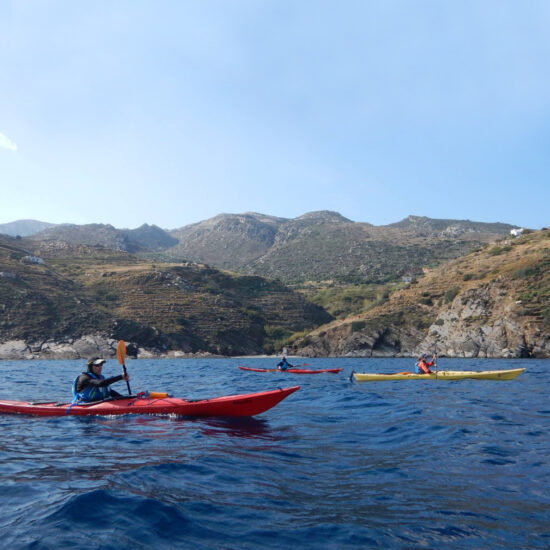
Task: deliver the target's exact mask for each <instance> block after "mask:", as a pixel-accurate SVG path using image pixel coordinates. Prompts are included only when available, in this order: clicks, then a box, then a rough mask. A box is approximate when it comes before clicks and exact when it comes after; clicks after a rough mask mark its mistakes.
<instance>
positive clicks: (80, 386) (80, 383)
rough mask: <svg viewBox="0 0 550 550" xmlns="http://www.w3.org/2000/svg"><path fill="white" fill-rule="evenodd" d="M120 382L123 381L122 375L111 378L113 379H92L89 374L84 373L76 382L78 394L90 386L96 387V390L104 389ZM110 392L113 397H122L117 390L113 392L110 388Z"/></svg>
mask: <svg viewBox="0 0 550 550" xmlns="http://www.w3.org/2000/svg"><path fill="white" fill-rule="evenodd" d="M120 380H123V378H122V375H120V374H119V375H118V376H111V378H103V379H99V378H92V377H91V376H89V375H88V373H87V372H83V373H82V374H81V375H80V376H79V377H78V380H77V382H76V393H80V392H81V391H84V390H85V389H86V388H88V387H89V386H95V387H96V388H104V387H105V386H110V385H111V384H114V383H115V382H119V381H120ZM109 391H110V392H111V397H122V395H121V394H120V393H118V392H117V391H115V390H112V389H110V388H109Z"/></svg>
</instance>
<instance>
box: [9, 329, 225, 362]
mask: <svg viewBox="0 0 550 550" xmlns="http://www.w3.org/2000/svg"><path fill="white" fill-rule="evenodd" d="M117 344H118V340H115V339H113V338H110V337H109V336H106V335H102V334H89V335H86V336H82V337H80V338H74V339H73V338H67V339H64V340H60V341H57V340H49V341H44V342H25V341H24V340H9V341H7V342H3V343H0V360H19V359H27V360H29V359H40V360H45V359H83V360H85V359H88V358H90V357H93V356H99V357H104V358H106V359H108V358H113V359H115V360H116V349H117ZM126 352H127V357H128V358H134V359H136V358H139V359H147V358H152V357H155V358H161V357H216V355H215V354H211V353H207V352H200V353H189V352H187V351H185V350H160V349H156V348H147V347H140V346H137V345H136V344H133V343H129V344H127V346H126Z"/></svg>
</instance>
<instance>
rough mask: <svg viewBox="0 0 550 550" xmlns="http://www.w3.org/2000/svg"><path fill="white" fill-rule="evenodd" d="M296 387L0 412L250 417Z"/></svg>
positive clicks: (2, 408) (4, 406)
mask: <svg viewBox="0 0 550 550" xmlns="http://www.w3.org/2000/svg"><path fill="white" fill-rule="evenodd" d="M299 389H300V386H293V387H292V388H283V389H277V390H271V391H264V392H259V393H248V394H241V395H227V396H224V397H215V398H213V399H198V400H196V401H193V400H187V399H176V398H174V397H163V398H160V399H159V398H150V397H137V396H131V397H125V398H122V399H106V400H104V401H98V402H97V403H86V404H81V405H73V406H71V404H70V403H53V402H50V403H33V402H26V401H0V413H12V414H32V415H36V416H65V415H69V416H91V415H105V416H109V415H121V414H160V415H169V414H174V415H180V416H253V415H255V414H260V413H262V412H264V411H267V410H268V409H271V407H274V406H275V405H277V403H279V402H280V401H282V400H283V399H284V398H285V397H287V396H289V395H290V394H291V393H294V392H295V391H297V390H299Z"/></svg>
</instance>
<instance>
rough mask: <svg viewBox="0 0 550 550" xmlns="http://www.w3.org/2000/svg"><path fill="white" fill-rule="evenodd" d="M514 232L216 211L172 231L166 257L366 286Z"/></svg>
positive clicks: (292, 279)
mask: <svg viewBox="0 0 550 550" xmlns="http://www.w3.org/2000/svg"><path fill="white" fill-rule="evenodd" d="M513 227H514V226H511V225H507V224H500V223H494V224H489V223H481V222H470V221H467V220H466V221H460V220H433V219H430V218H423V217H415V216H409V217H408V218H407V219H406V220H403V221H401V222H398V223H396V224H391V225H387V226H373V225H370V224H368V223H357V222H352V221H350V220H348V219H347V218H344V217H343V216H341V215H340V214H338V213H336V212H330V211H321V212H310V213H308V214H305V215H303V216H300V217H298V218H294V219H287V218H274V217H266V216H263V215H261V214H255V213H247V214H242V215H233V214H221V215H219V216H216V217H215V218H212V219H210V220H206V221H204V222H201V223H199V224H194V225H191V226H186V227H183V228H181V229H179V230H175V231H172V232H171V234H172V235H173V236H175V237H176V238H177V239H178V240H179V244H177V245H176V246H174V247H172V248H170V249H168V250H167V251H166V253H167V254H169V255H170V256H172V257H173V258H186V259H189V260H192V261H200V262H205V263H208V264H211V265H215V266H217V267H224V268H227V269H232V270H235V271H240V272H243V273H249V274H254V275H261V276H264V277H269V278H278V279H281V280H283V281H285V282H287V283H303V282H305V281H323V280H335V281H337V282H339V283H348V284H349V283H352V284H364V283H372V282H384V281H389V280H396V279H399V278H400V277H402V276H404V275H412V274H415V273H418V272H421V271H422V268H423V267H425V266H435V265H438V264H440V263H441V262H443V261H446V260H448V259H452V258H456V257H458V256H461V255H462V254H465V253H467V252H469V251H470V250H472V249H473V248H475V247H476V246H479V245H481V244H484V243H487V242H490V241H492V240H494V239H496V238H498V237H501V236H504V235H508V234H509V233H510V229H512V228H513Z"/></svg>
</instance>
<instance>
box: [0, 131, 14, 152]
mask: <svg viewBox="0 0 550 550" xmlns="http://www.w3.org/2000/svg"><path fill="white" fill-rule="evenodd" d="M0 147H4V149H9V150H10V151H17V145H16V144H15V143H13V141H12V140H11V139H9V138H8V137H6V136H5V135H4V134H0Z"/></svg>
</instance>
